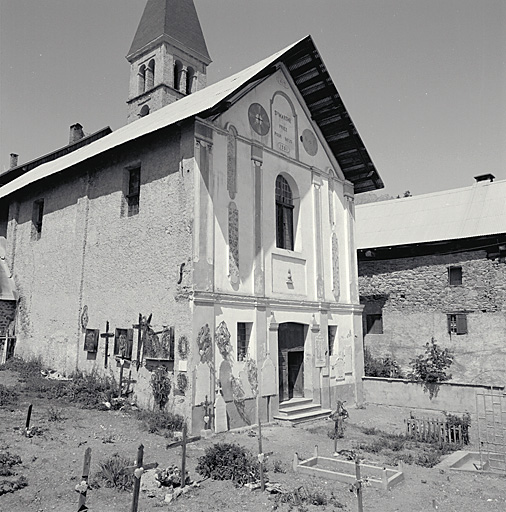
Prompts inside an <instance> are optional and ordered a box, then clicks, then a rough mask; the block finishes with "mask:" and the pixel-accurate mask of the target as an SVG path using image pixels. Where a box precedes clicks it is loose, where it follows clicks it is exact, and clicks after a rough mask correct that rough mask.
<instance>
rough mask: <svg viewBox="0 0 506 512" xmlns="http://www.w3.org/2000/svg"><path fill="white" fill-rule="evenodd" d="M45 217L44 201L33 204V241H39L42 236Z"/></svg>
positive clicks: (39, 200)
mask: <svg viewBox="0 0 506 512" xmlns="http://www.w3.org/2000/svg"><path fill="white" fill-rule="evenodd" d="M43 217H44V199H38V200H37V201H34V203H33V209H32V240H39V239H40V236H41V234H42V219H43Z"/></svg>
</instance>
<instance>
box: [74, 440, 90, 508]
mask: <svg viewBox="0 0 506 512" xmlns="http://www.w3.org/2000/svg"><path fill="white" fill-rule="evenodd" d="M90 463H91V448H86V451H85V452H84V463H83V476H82V479H81V483H80V484H77V485H76V491H77V492H78V493H79V503H78V505H77V512H85V511H86V510H88V507H87V506H86V492H87V491H88V477H89V475H90Z"/></svg>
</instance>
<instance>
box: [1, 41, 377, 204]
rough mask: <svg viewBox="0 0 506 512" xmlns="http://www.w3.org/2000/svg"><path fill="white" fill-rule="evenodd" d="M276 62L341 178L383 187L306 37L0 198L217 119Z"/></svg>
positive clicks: (36, 173)
mask: <svg viewBox="0 0 506 512" xmlns="http://www.w3.org/2000/svg"><path fill="white" fill-rule="evenodd" d="M278 62H283V63H284V64H285V65H286V67H287V69H288V70H289V72H290V74H291V76H292V78H293V80H294V82H295V84H296V85H297V87H298V89H299V92H300V93H301V95H302V96H303V98H304V100H305V102H306V104H307V106H308V109H309V111H310V113H311V116H312V118H313V119H314V120H315V122H316V123H317V124H318V126H319V128H320V129H321V131H322V133H323V135H324V137H325V138H326V140H327V142H328V144H329V146H330V148H331V150H332V152H333V154H334V156H335V158H336V160H337V162H338V163H339V166H340V168H341V170H342V171H343V173H344V175H345V177H346V179H348V180H349V181H351V182H352V183H353V184H354V186H355V192H357V193H358V192H367V191H369V190H374V189H378V188H382V187H383V182H382V181H381V178H380V176H379V174H378V172H377V171H376V168H375V167H374V164H373V162H372V161H371V158H370V157H369V154H368V153H367V150H366V149H365V146H364V144H363V142H362V140H361V138H360V135H359V134H358V131H357V130H356V128H355V126H354V125H353V122H352V121H351V119H350V117H349V114H348V112H347V111H346V108H345V106H344V104H343V102H342V100H341V97H340V96H339V93H338V92H337V90H336V87H335V85H334V84H333V82H332V79H331V78H330V76H329V74H328V72H327V71H326V68H325V65H324V64H323V62H322V60H321V58H320V56H319V53H318V50H317V49H316V47H315V45H314V43H313V40H312V39H311V37H310V36H307V37H305V38H304V39H301V40H300V41H298V42H297V43H294V44H292V45H290V46H288V47H287V48H285V49H283V50H281V51H279V52H277V53H275V54H274V55H271V56H270V57H268V58H266V59H264V60H262V61H260V62H257V63H256V64H253V65H252V66H250V67H249V68H247V69H245V70H243V71H240V72H239V73H236V74H235V75H232V76H230V77H228V78H225V79H223V80H221V81H220V82H217V83H215V84H212V85H209V86H208V87H206V88H205V89H202V90H200V91H197V92H196V93H194V94H190V95H188V96H185V97H184V98H181V99H180V100H178V101H176V102H174V103H171V104H170V105H167V106H166V107H163V108H161V109H159V110H156V111H155V112H152V113H151V114H149V115H148V116H146V117H142V118H140V119H138V120H137V121H135V122H134V123H130V124H128V125H126V126H124V127H122V128H120V129H118V130H116V131H115V132H113V133H111V134H110V135H107V136H105V137H103V138H102V139H100V140H97V141H96V142H94V143H92V144H90V145H88V146H85V147H83V148H80V149H78V150H77V151H74V152H73V153H70V154H68V155H65V156H62V157H61V158H58V159H57V160H55V161H53V162H48V163H46V164H43V165H41V166H39V167H36V168H35V169H33V170H32V171H30V172H28V173H26V174H24V175H23V176H21V177H19V178H17V179H16V180H14V181H12V182H11V183H8V184H6V185H4V186H3V187H0V198H2V197H6V196H8V195H9V194H12V193H13V192H15V191H17V190H20V189H22V188H23V187H25V186H27V185H29V184H30V183H33V182H35V181H38V180H40V179H43V178H45V177H47V176H50V175H52V174H55V173H58V172H61V171H63V170H65V169H67V168H69V167H71V166H73V165H76V164H78V163H80V162H84V161H85V160H88V159H90V158H92V157H94V156H97V155H99V154H101V153H104V152H105V151H108V150H111V149H113V148H115V147H118V146H120V145H122V144H125V143H127V142H129V141H132V140H135V139H138V138H139V137H142V136H143V135H147V134H149V133H152V132H155V131H157V130H160V129H162V128H165V127H168V126H171V125H173V124H175V123H178V122H180V121H183V120H185V119H189V118H192V117H194V116H199V117H201V118H207V117H210V116H213V115H218V114H219V113H220V112H223V111H225V110H227V108H229V107H230V105H231V100H232V98H233V96H234V95H236V94H237V93H238V92H239V91H240V90H242V89H243V88H244V87H246V86H247V85H248V84H250V83H253V82H255V81H256V80H259V79H261V78H263V77H266V76H269V75H270V74H272V73H273V72H274V71H275V70H276V67H275V65H276V64H277V63H278Z"/></svg>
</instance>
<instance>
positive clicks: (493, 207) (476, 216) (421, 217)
mask: <svg viewBox="0 0 506 512" xmlns="http://www.w3.org/2000/svg"><path fill="white" fill-rule="evenodd" d="M505 197H506V180H501V181H495V182H479V183H475V184H474V185H472V186H471V187H464V188H457V189H453V190H443V191H442V192H434V193H431V194H423V195H419V196H413V197H406V198H402V199H392V200H390V201H380V202H377V203H368V204H361V205H357V206H356V208H355V218H356V228H355V229H356V245H357V249H374V248H380V247H395V246H404V245H411V244H422V243H430V242H438V241H446V240H461V239H464V238H474V237H482V236H488V235H498V234H503V233H506V201H505V200H504V198H505Z"/></svg>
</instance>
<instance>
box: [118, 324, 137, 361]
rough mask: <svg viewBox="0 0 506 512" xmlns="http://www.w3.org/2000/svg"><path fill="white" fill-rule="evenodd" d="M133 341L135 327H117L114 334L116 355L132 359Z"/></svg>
mask: <svg viewBox="0 0 506 512" xmlns="http://www.w3.org/2000/svg"><path fill="white" fill-rule="evenodd" d="M133 342H134V331H133V329H116V331H115V335H114V355H115V356H118V357H120V358H121V359H132V348H133Z"/></svg>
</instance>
